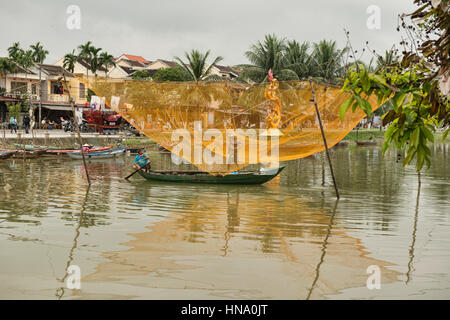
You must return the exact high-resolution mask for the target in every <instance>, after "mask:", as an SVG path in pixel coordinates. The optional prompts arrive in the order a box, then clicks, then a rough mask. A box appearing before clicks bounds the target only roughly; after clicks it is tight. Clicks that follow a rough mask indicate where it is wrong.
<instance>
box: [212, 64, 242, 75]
mask: <svg viewBox="0 0 450 320" xmlns="http://www.w3.org/2000/svg"><path fill="white" fill-rule="evenodd" d="M216 68H217V69H219V71H220V72H223V73H234V74H236V75H239V71H237V70H235V69H233V68H232V67H229V66H219V65H217V64H216Z"/></svg>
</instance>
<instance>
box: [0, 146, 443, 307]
mask: <svg viewBox="0 0 450 320" xmlns="http://www.w3.org/2000/svg"><path fill="white" fill-rule="evenodd" d="M448 151H449V145H448V144H439V143H436V144H435V145H434V146H433V147H432V156H433V160H432V166H431V168H430V169H426V170H424V172H423V173H422V174H421V187H420V193H418V177H417V174H416V172H415V170H414V167H406V168H403V167H402V166H401V160H400V161H398V160H397V152H395V151H394V150H389V151H388V152H387V154H386V155H385V156H383V155H382V153H381V149H380V147H379V146H376V147H350V148H339V149H333V150H332V151H331V156H332V160H333V163H334V167H335V172H336V178H337V181H338V184H339V189H340V193H341V200H340V201H339V202H336V201H335V198H334V189H333V186H332V180H331V178H330V176H329V173H328V167H327V163H326V157H325V156H324V154H318V155H316V156H314V157H309V158H306V159H300V160H296V161H290V162H288V163H287V168H286V169H285V170H284V172H283V173H282V174H281V176H280V177H277V178H276V179H274V180H272V181H271V182H269V183H267V184H265V185H262V186H227V185H222V186H221V185H195V184H176V183H160V182H149V181H146V180H144V179H143V178H141V177H140V176H138V175H135V176H133V177H132V178H131V179H130V181H129V182H127V181H125V180H124V179H123V177H124V176H126V175H127V174H129V173H130V172H131V169H130V166H131V163H132V160H133V156H124V157H123V158H120V159H112V160H93V161H91V162H89V164H88V169H89V172H90V176H91V179H92V180H93V184H92V186H91V187H90V188H89V190H88V192H87V188H86V179H85V177H84V167H83V164H82V162H81V161H75V160H69V159H67V158H63V157H45V158H39V159H31V160H22V159H9V160H3V161H0V298H1V299H14V298H23V299H36V298H37V299H348V298H351V299H400V298H401V299H415V298H425V299H449V298H450V201H449V195H450V166H449V165H450V161H449V156H448ZM150 156H151V158H152V162H153V168H154V169H167V168H169V167H170V166H171V161H170V155H168V154H160V153H157V152H156V151H155V150H151V151H150ZM71 265H75V266H78V267H79V268H80V271H81V289H79V290H78V289H68V288H67V286H66V281H67V280H68V278H69V277H70V275H69V274H68V273H67V267H68V266H71ZM369 266H376V268H379V270H380V281H381V282H380V289H372V290H370V289H368V287H367V286H366V283H367V279H368V277H369V276H370V275H369V274H368V273H367V268H368V267H369Z"/></svg>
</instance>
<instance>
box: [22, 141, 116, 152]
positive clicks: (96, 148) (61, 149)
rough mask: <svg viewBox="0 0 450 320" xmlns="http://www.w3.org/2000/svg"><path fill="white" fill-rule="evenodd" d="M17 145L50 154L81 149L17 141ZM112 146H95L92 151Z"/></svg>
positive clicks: (28, 149)
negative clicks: (34, 144) (35, 144)
mask: <svg viewBox="0 0 450 320" xmlns="http://www.w3.org/2000/svg"><path fill="white" fill-rule="evenodd" d="M14 146H15V147H17V149H19V150H23V149H24V148H25V150H26V151H39V150H47V152H46V153H48V154H65V153H67V152H77V151H79V150H80V149H79V148H76V147H47V146H33V145H29V144H26V145H24V144H19V143H15V144H14ZM111 148H112V147H94V148H92V149H90V150H91V152H93V151H105V150H109V149H111Z"/></svg>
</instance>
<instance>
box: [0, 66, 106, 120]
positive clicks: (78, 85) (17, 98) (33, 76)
mask: <svg viewBox="0 0 450 320" xmlns="http://www.w3.org/2000/svg"><path fill="white" fill-rule="evenodd" d="M76 68H77V70H78V72H80V71H85V70H83V68H85V65H84V64H83V62H81V63H78V64H77V66H76ZM104 70H105V71H106V69H104ZM80 73H81V72H80ZM64 76H65V78H66V81H67V86H68V88H69V90H70V94H71V97H72V98H73V99H74V101H75V106H78V107H84V106H85V105H86V103H87V88H86V86H85V84H84V83H83V82H82V81H80V80H79V79H78V78H76V77H75V76H74V75H73V74H71V73H69V72H68V71H66V70H65V69H64V68H63V67H62V66H59V65H51V64H36V65H34V66H33V67H31V68H28V69H25V68H23V67H20V66H18V65H17V71H16V73H12V74H11V73H9V74H7V75H6V79H5V77H4V76H3V77H1V78H0V87H5V83H6V88H5V93H4V94H3V95H2V96H1V97H0V102H21V101H23V99H24V98H25V97H29V100H28V101H29V103H30V104H31V105H33V106H34V107H36V111H35V118H36V120H38V121H40V120H41V119H42V118H43V117H47V118H49V119H50V118H53V120H56V119H59V117H60V116H66V117H70V116H71V112H72V108H71V105H70V101H69V95H68V92H67V90H65V84H64ZM39 79H41V81H40V82H39ZM5 80H6V81H5ZM2 105H3V103H2ZM5 109H6V108H5V107H3V106H2V110H1V111H2V112H1V116H2V118H3V119H4V117H5V116H6V114H5V113H6V111H5Z"/></svg>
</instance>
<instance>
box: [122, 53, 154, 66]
mask: <svg viewBox="0 0 450 320" xmlns="http://www.w3.org/2000/svg"><path fill="white" fill-rule="evenodd" d="M121 56H124V57H125V58H126V59H128V60H132V61H136V62H139V63H142V64H149V63H151V62H150V61H148V60H147V59H144V58H143V57H141V56H134V55H132V54H122V55H121ZM121 56H120V57H121ZM120 57H119V58H120Z"/></svg>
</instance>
